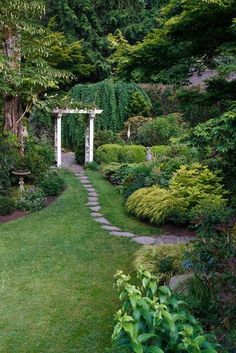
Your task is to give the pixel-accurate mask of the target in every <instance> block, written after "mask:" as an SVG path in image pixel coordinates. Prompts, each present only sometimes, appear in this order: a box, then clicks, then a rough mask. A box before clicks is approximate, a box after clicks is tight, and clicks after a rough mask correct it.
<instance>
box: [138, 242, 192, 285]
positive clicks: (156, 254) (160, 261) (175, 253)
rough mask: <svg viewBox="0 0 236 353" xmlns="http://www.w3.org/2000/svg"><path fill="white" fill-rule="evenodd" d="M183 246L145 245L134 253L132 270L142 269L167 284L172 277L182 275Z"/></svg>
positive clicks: (184, 248) (184, 251)
mask: <svg viewBox="0 0 236 353" xmlns="http://www.w3.org/2000/svg"><path fill="white" fill-rule="evenodd" d="M186 251H187V247H186V245H185V244H162V245H158V246H150V245H145V246H143V247H142V248H141V249H139V250H138V251H137V252H136V253H135V257H134V262H133V263H134V268H135V269H136V271H138V269H139V268H143V270H145V271H149V272H151V273H152V274H155V275H156V276H158V278H159V279H160V280H161V281H164V282H167V281H168V280H169V279H170V278H171V277H172V276H174V275H176V274H182V273H184V271H185V270H184V266H183V260H184V255H185V253H186Z"/></svg>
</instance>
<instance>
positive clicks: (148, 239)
mask: <svg viewBox="0 0 236 353" xmlns="http://www.w3.org/2000/svg"><path fill="white" fill-rule="evenodd" d="M133 241H135V242H136V243H139V244H143V245H153V244H154V243H155V238H152V237H137V238H134V239H133Z"/></svg>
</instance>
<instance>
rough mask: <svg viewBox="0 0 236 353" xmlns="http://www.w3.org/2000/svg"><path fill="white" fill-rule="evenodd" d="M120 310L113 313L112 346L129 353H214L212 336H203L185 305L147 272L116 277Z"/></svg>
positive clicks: (119, 273) (214, 345) (214, 347)
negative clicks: (135, 279) (134, 277)
mask: <svg viewBox="0 0 236 353" xmlns="http://www.w3.org/2000/svg"><path fill="white" fill-rule="evenodd" d="M116 279H117V287H118V290H119V292H120V296H119V298H120V300H121V302H122V308H121V309H120V310H119V311H118V312H117V314H116V317H115V318H116V325H115V328H114V332H113V335H112V342H113V346H114V347H117V348H125V349H127V352H130V353H184V352H187V353H216V352H217V351H216V348H217V344H216V343H215V340H214V337H213V336H211V335H206V334H204V332H203V329H202V327H201V325H200V324H199V322H198V321H197V320H196V319H195V317H193V316H192V315H191V313H190V312H189V310H188V309H187V307H186V306H185V303H184V302H183V301H181V300H179V299H178V297H177V296H176V295H175V294H173V293H172V292H171V291H170V289H169V288H168V287H166V286H159V285H158V280H157V278H156V277H155V276H152V275H151V274H150V273H149V272H143V271H141V270H140V271H139V272H138V281H139V285H138V286H135V285H133V284H131V282H130V280H131V278H130V276H126V275H124V274H123V272H118V273H117V275H116Z"/></svg>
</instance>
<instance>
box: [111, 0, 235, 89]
mask: <svg viewBox="0 0 236 353" xmlns="http://www.w3.org/2000/svg"><path fill="white" fill-rule="evenodd" d="M235 8H236V1H235V0H222V1H221V0H200V1H199V0H189V1H186V0H178V1H176V0H170V1H168V3H167V4H165V5H164V6H162V8H161V13H160V17H159V21H158V27H156V28H155V29H154V30H153V31H151V32H150V33H149V34H148V35H147V36H146V37H145V38H144V40H143V41H142V42H139V43H137V44H136V45H133V46H132V45H130V43H128V42H127V41H126V40H125V38H124V37H122V36H113V37H111V36H110V42H111V45H112V46H113V48H114V54H113V56H112V57H111V61H112V65H113V68H114V71H115V73H116V74H117V75H118V76H119V77H121V78H125V79H129V80H135V81H137V82H138V81H152V82H162V83H175V82H180V81H183V79H184V78H186V76H187V74H188V72H189V69H190V68H194V69H196V68H204V67H205V66H208V65H212V64H214V65H215V66H221V69H222V71H225V72H226V71H227V72H230V71H232V70H233V68H235V45H234V42H235V22H234V16H235ZM226 54H227V60H226V59H225V57H226ZM222 55H223V57H224V59H222ZM214 60H215V61H214ZM217 60H218V63H217ZM224 60H226V62H224ZM226 67H227V69H226Z"/></svg>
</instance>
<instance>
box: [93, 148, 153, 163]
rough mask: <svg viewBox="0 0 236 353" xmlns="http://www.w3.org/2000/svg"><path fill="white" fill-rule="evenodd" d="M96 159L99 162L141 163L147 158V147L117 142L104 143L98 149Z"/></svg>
mask: <svg viewBox="0 0 236 353" xmlns="http://www.w3.org/2000/svg"><path fill="white" fill-rule="evenodd" d="M96 159H97V161H98V162H99V163H105V164H109V163H119V162H120V163H140V162H144V161H145V160H146V148H145V147H143V146H137V145H131V146H121V145H117V144H106V145H102V146H100V147H99V148H98V149H97V152H96Z"/></svg>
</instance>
